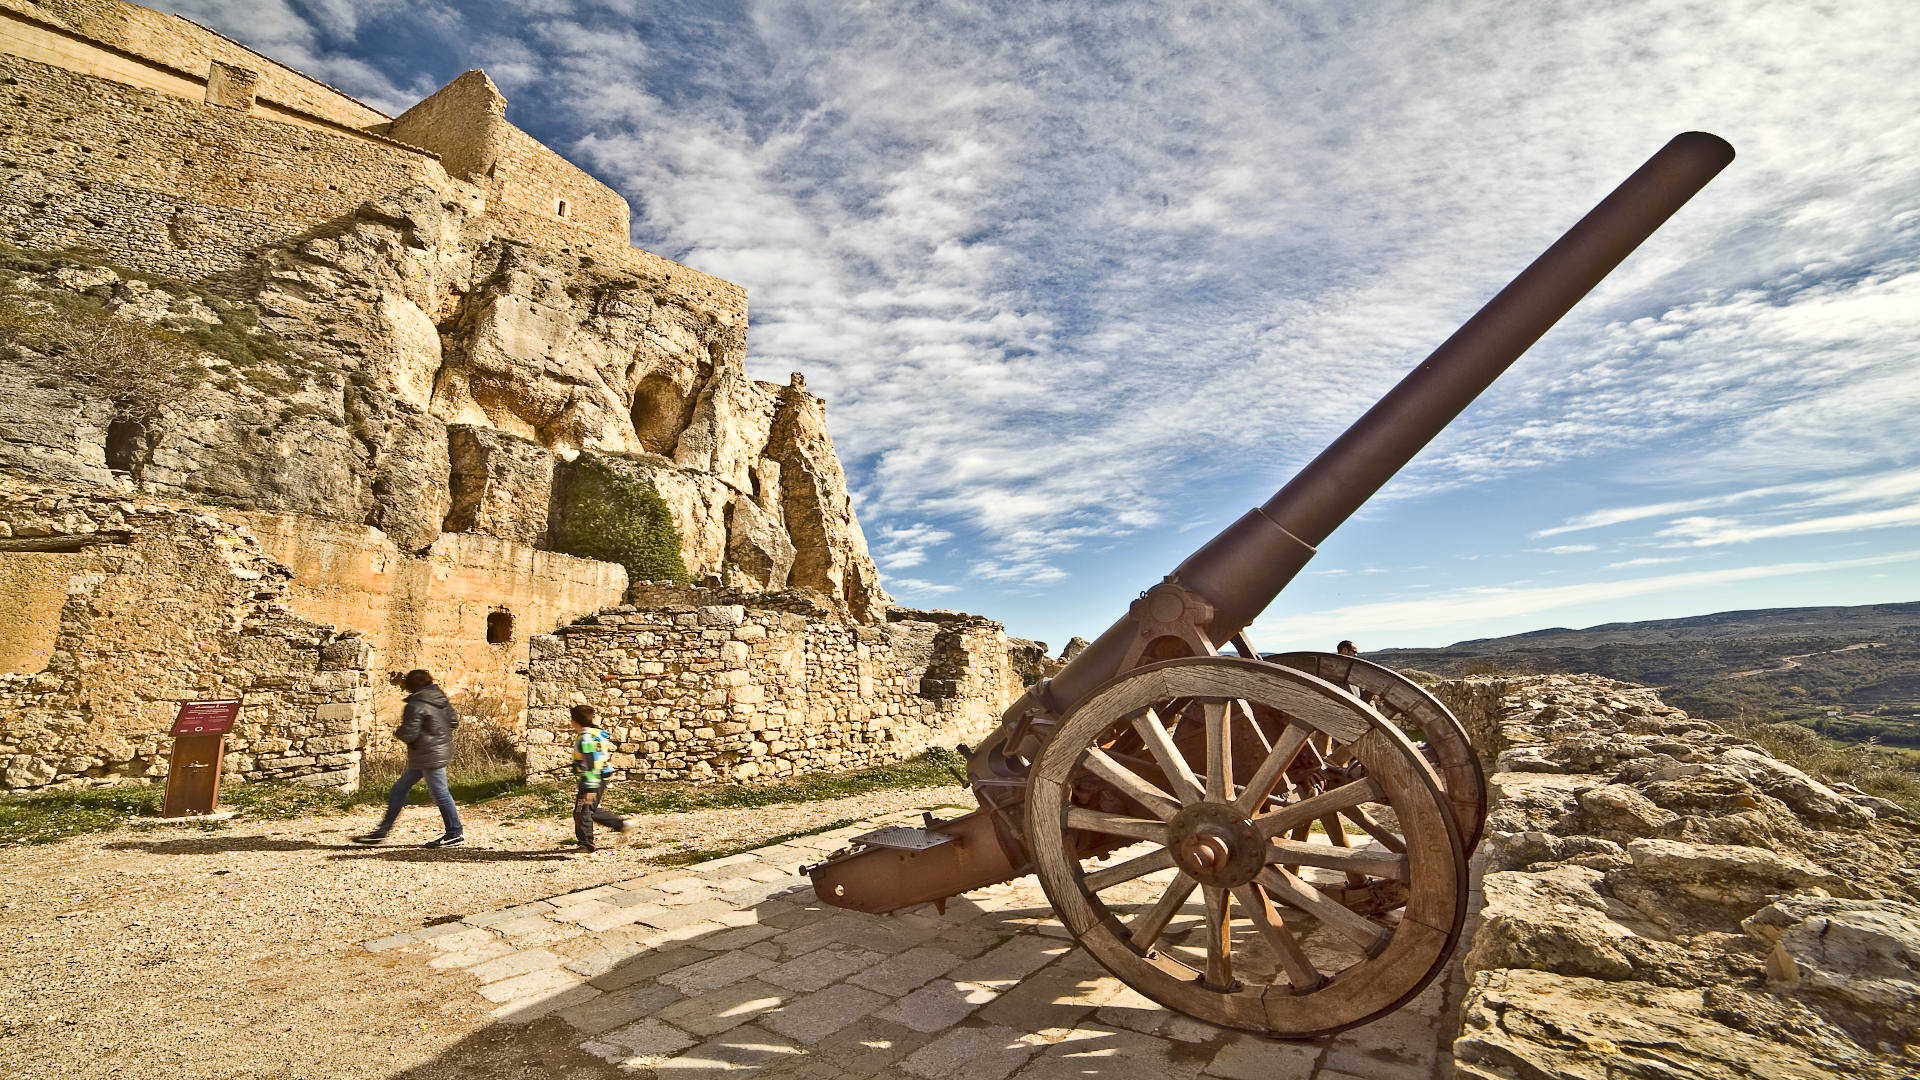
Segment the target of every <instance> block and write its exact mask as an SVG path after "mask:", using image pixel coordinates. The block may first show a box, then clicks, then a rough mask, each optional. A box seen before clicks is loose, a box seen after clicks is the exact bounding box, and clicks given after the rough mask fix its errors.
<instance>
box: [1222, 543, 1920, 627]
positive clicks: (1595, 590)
mask: <svg viewBox="0 0 1920 1080" xmlns="http://www.w3.org/2000/svg"><path fill="white" fill-rule="evenodd" d="M1916 559H1920V550H1916V551H1902V552H1895V553H1892V554H1887V555H1873V556H1866V557H1862V558H1857V559H1836V560H1830V561H1824V562H1822V561H1808V562H1786V563H1769V564H1764V565H1758V566H1739V567H1728V568H1724V569H1718V570H1694V571H1688V572H1685V573H1678V574H1662V575H1660V576H1657V577H1645V578H1631V579H1628V580H1624V581H1593V582H1582V583H1580V584H1575V585H1543V586H1536V587H1533V588H1516V587H1512V586H1505V587H1490V588H1472V589H1455V590H1451V591H1449V592H1446V593H1441V594H1437V595H1430V596H1422V597H1419V598H1418V599H1412V600H1388V601H1380V602H1375V603H1365V604H1354V605H1350V606H1347V607H1341V608H1333V609H1329V610H1326V611H1313V612H1304V613H1301V614H1298V615H1288V616H1285V617H1282V618H1277V619H1269V620H1265V621H1263V622H1260V623H1258V624H1256V625H1255V627H1254V631H1253V632H1254V637H1255V640H1267V639H1273V638H1278V639H1285V640H1297V639H1300V638H1308V637H1326V636H1331V635H1335V634H1344V635H1345V636H1348V637H1356V638H1357V637H1361V636H1370V635H1376V634H1382V633H1386V632H1389V631H1407V630H1430V629H1437V628H1444V627H1448V626H1460V625H1463V624H1469V623H1475V624H1484V623H1487V622H1490V621H1493V620H1498V619H1509V618H1515V617H1518V616H1522V615H1535V614H1539V613H1541V612H1547V611H1554V610H1557V609H1563V608H1572V607H1575V606H1577V605H1580V604H1589V603H1594V602H1596V601H1603V600H1619V599H1622V598H1625V597H1633V596H1646V595H1651V594H1655V593H1663V592H1670V591H1674V590H1679V589H1690V588H1699V587H1702V586H1710V585H1724V584H1728V583H1731V582H1738V581H1752V580H1756V579H1760V578H1770V577H1782V576H1786V575H1790V574H1811V573H1818V572H1821V571H1831V570H1844V569H1853V568H1860V567H1869V566H1887V565H1891V564H1894V563H1904V562H1911V561H1914V560H1916Z"/></svg>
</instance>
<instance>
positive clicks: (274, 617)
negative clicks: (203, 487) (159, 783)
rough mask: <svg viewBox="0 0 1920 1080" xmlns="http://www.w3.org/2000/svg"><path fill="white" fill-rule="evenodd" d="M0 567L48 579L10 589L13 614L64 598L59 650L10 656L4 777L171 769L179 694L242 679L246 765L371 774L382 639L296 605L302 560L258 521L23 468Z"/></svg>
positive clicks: (20, 782) (9, 613) (0, 728)
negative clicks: (292, 562) (270, 542)
mask: <svg viewBox="0 0 1920 1080" xmlns="http://www.w3.org/2000/svg"><path fill="white" fill-rule="evenodd" d="M0 568H4V569H6V570H8V571H10V574H9V575H8V576H10V577H11V578H12V579H13V580H15V581H19V582H35V583H36V584H35V585H34V587H32V588H26V589H22V590H20V591H19V592H16V593H13V594H10V595H8V596H7V597H5V598H4V600H3V601H0V621H4V622H5V623H7V624H8V625H9V626H10V627H11V626H12V625H14V624H15V623H16V620H18V621H19V622H21V623H26V624H31V623H33V622H35V621H44V619H43V618H42V619H39V620H36V619H35V617H34V611H33V609H35V608H36V607H37V608H46V607H48V606H50V605H51V603H53V602H57V603H58V613H57V615H56V616H54V618H55V619H56V620H57V622H56V625H55V631H56V632H55V638H54V641H53V642H52V647H51V650H50V651H49V652H48V654H47V658H46V663H45V666H44V667H41V668H39V669H38V670H28V671H16V672H13V673H9V674H0V717H4V718H5V720H6V722H5V723H4V724H0V787H4V788H7V789H20V788H37V787H46V786H49V785H55V784H88V783H101V782H112V781H114V780H117V779H124V778H149V777H160V776H164V775H165V774H166V763H167V756H168V754H169V753H170V752H171V745H172V740H171V738H170V736H169V735H168V730H169V728H170V726H171V724H172V722H173V718H174V714H175V712H176V711H177V710H178V707H179V703H180V702H182V701H191V700H196V699H209V698H225V697H239V698H241V699H242V708H241V713H240V717H239V720H238V722H237V723H236V724H235V726H234V729H233V732H232V734H231V735H230V736H229V737H228V755H227V775H228V776H229V777H230V778H239V779H244V780H262V779H275V780H298V781H300V782H301V783H308V784H314V785H324V786H352V785H353V784H355V783H357V782H358V780H359V769H360V749H361V746H362V741H363V738H364V736H365V734H366V732H367V730H368V728H369V725H370V723H371V721H372V715H371V703H372V687H371V685H370V682H371V680H370V675H369V671H368V663H369V656H370V653H369V649H368V646H367V643H366V641H365V639H363V638H361V637H360V636H358V635H356V634H341V633H339V632H337V631H335V630H334V629H333V628H332V627H329V626H323V625H320V624H317V623H312V622H308V621H306V620H304V619H301V618H299V617H297V616H294V615H292V614H291V613H289V612H288V611H287V609H286V607H285V605H284V602H283V601H284V592H285V588H286V586H285V579H286V578H287V576H288V574H287V571H286V570H285V568H284V567H281V566H280V565H279V564H278V563H275V562H274V561H273V560H271V559H269V558H267V557H266V556H265V555H264V554H262V553H261V551H260V549H259V546H258V545H257V544H255V543H254V542H253V539H252V538H251V537H250V536H248V535H247V534H246V533H244V532H242V531H240V530H238V529H236V528H234V527H232V526H231V525H228V524H227V523H225V522H223V521H221V520H219V519H218V518H215V517H213V516H211V515H208V514H204V513H200V512H198V511H195V510H191V509H184V508H180V507H177V506H170V505H166V504H162V503H157V502H153V501H150V500H126V499H115V498H112V497H105V496H82V495H74V494H68V493H54V492H52V491H49V490H46V489H36V488H33V487H30V486H26V485H20V484H12V483H7V484H5V485H4V486H0ZM55 590H58V591H59V593H60V595H59V596H58V597H57V598H56V597H54V596H53V595H52V594H53V592H54V591H55ZM40 614H41V615H42V616H44V614H45V612H44V611H42V612H41V613H40ZM8 652H10V653H11V654H13V655H15V656H19V655H22V654H21V651H20V650H18V649H9V650H8Z"/></svg>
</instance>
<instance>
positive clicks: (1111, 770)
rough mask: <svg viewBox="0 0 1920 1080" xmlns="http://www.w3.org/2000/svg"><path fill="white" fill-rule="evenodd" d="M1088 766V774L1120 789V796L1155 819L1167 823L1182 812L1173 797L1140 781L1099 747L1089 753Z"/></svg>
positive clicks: (1137, 776) (1136, 775) (1134, 774)
mask: <svg viewBox="0 0 1920 1080" xmlns="http://www.w3.org/2000/svg"><path fill="white" fill-rule="evenodd" d="M1086 764H1087V771H1088V772H1091V773H1093V774H1094V775H1095V776H1098V777H1100V778H1101V779H1102V780H1105V781H1106V782H1107V783H1109V784H1112V785H1113V786H1114V787H1116V788H1119V789H1120V794H1122V795H1125V796H1126V797H1127V798H1129V799H1132V800H1133V801H1134V802H1137V803H1139V804H1140V805H1141V806H1143V807H1146V809H1147V812H1148V813H1150V814H1152V815H1153V816H1154V817H1157V818H1159V819H1160V820H1162V821H1167V820H1170V819H1171V818H1172V817H1173V815H1175V814H1177V813H1179V812H1180V804H1179V803H1177V802H1175V801H1174V800H1173V797H1172V796H1171V795H1168V794H1167V793H1166V792H1164V791H1161V790H1160V789H1159V788H1157V787H1154V786H1153V785H1152V784H1149V783H1147V782H1146V781H1145V780H1142V779H1140V777H1139V775H1138V774H1136V773H1134V772H1133V771H1131V770H1129V769H1128V768H1126V767H1125V766H1123V765H1121V764H1120V763H1119V762H1117V761H1115V760H1113V759H1112V758H1111V757H1108V756H1107V752H1106V751H1104V750H1102V749H1100V748H1099V747H1094V748H1093V749H1091V750H1088V751H1087V759H1086Z"/></svg>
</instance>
